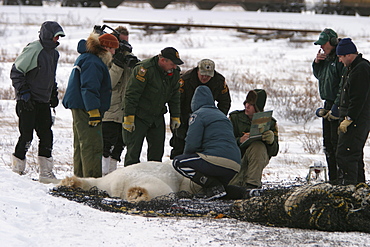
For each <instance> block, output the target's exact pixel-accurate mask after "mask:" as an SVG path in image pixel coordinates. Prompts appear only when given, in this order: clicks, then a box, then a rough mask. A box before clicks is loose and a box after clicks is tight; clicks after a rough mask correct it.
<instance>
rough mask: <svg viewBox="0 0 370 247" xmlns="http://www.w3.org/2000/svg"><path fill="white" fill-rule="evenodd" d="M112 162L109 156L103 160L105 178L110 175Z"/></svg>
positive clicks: (102, 166) (102, 170) (102, 169)
mask: <svg viewBox="0 0 370 247" xmlns="http://www.w3.org/2000/svg"><path fill="white" fill-rule="evenodd" d="M110 161H111V158H110V157H109V156H108V157H104V156H103V158H102V160H101V172H102V176H103V177H104V176H105V175H107V174H108V173H109V168H110Z"/></svg>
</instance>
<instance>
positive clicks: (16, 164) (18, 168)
mask: <svg viewBox="0 0 370 247" xmlns="http://www.w3.org/2000/svg"><path fill="white" fill-rule="evenodd" d="M25 169H26V159H24V160H21V159H18V158H17V157H15V156H14V154H12V171H13V172H15V173H18V174H19V175H24V170H25Z"/></svg>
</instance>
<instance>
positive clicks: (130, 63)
mask: <svg viewBox="0 0 370 247" xmlns="http://www.w3.org/2000/svg"><path fill="white" fill-rule="evenodd" d="M138 62H140V60H139V59H138V58H137V57H136V56H135V55H132V54H128V55H126V56H125V58H124V64H126V65H127V67H129V68H133V67H135V65H136V64H137V63H138Z"/></svg>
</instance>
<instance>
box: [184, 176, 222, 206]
mask: <svg viewBox="0 0 370 247" xmlns="http://www.w3.org/2000/svg"><path fill="white" fill-rule="evenodd" d="M191 180H192V181H193V182H194V183H196V184H199V185H200V186H202V188H203V191H204V193H200V194H196V195H195V197H196V198H202V199H205V200H212V199H216V198H220V197H223V196H225V195H226V191H225V188H224V186H223V185H222V183H221V182H220V181H218V179H216V178H214V177H206V176H204V175H203V174H202V173H200V172H196V173H195V175H194V177H193V178H192V179H191Z"/></svg>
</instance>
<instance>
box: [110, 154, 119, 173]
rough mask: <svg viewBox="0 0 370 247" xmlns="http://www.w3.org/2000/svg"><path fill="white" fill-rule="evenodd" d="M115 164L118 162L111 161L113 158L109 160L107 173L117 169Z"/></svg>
mask: <svg viewBox="0 0 370 247" xmlns="http://www.w3.org/2000/svg"><path fill="white" fill-rule="evenodd" d="M117 163H118V161H117V160H115V159H113V158H110V162H109V173H111V172H112V171H115V170H116V169H117Z"/></svg>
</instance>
